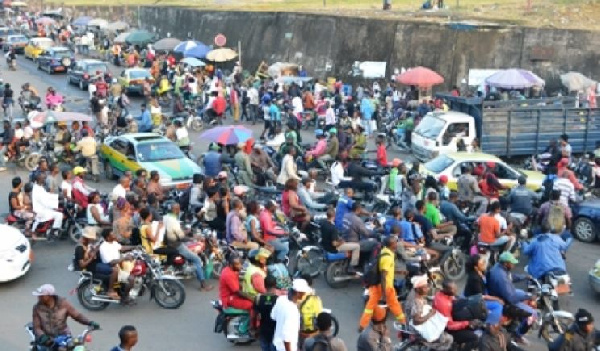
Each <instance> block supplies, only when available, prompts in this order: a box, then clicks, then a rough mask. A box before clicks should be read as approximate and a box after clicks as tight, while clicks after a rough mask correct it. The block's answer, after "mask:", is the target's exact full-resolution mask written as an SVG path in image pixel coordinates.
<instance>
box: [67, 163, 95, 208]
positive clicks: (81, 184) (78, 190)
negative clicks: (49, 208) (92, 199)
mask: <svg viewBox="0 0 600 351" xmlns="http://www.w3.org/2000/svg"><path fill="white" fill-rule="evenodd" d="M86 173H87V170H86V169H85V168H83V167H79V166H78V167H75V168H73V175H74V176H75V178H73V182H72V186H73V187H72V190H71V195H72V196H73V200H74V201H75V202H76V203H77V204H78V205H79V206H81V207H82V208H85V207H87V205H88V196H90V194H91V193H92V192H94V191H96V189H94V188H92V187H89V186H88V185H86V184H85V180H84V178H85V174H86Z"/></svg>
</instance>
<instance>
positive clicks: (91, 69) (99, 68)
mask: <svg viewBox="0 0 600 351" xmlns="http://www.w3.org/2000/svg"><path fill="white" fill-rule="evenodd" d="M86 71H87V72H88V73H92V74H96V73H97V72H100V73H106V71H108V69H107V67H106V65H105V64H103V63H95V64H91V65H88V66H87V68H86Z"/></svg>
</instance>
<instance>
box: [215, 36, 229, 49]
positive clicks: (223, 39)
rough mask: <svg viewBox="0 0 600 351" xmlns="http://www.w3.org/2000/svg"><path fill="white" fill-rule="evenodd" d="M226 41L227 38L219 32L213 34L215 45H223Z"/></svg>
mask: <svg viewBox="0 0 600 351" xmlns="http://www.w3.org/2000/svg"><path fill="white" fill-rule="evenodd" d="M226 43H227V38H226V37H225V36H224V35H223V34H221V33H219V34H217V35H216V36H215V45H216V46H225V44H226Z"/></svg>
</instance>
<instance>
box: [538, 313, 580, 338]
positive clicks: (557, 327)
mask: <svg viewBox="0 0 600 351" xmlns="http://www.w3.org/2000/svg"><path fill="white" fill-rule="evenodd" d="M540 318H543V317H540ZM552 320H553V322H552ZM571 323H573V320H571V319H569V318H564V317H559V318H551V319H550V320H549V321H544V323H543V324H542V329H541V330H540V334H541V336H542V338H544V340H545V341H546V342H547V343H551V342H554V340H556V338H557V337H559V336H560V335H563V334H564V333H565V331H567V329H568V328H569V325H570V324H571Z"/></svg>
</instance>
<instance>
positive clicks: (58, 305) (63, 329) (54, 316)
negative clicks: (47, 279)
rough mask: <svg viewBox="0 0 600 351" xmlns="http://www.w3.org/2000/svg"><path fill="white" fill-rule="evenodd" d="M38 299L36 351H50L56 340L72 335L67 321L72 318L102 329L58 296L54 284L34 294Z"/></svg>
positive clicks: (36, 308)
mask: <svg viewBox="0 0 600 351" xmlns="http://www.w3.org/2000/svg"><path fill="white" fill-rule="evenodd" d="M32 295H33V296H36V297H37V298H38V302H37V304H35V306H34V307H33V333H34V335H35V338H36V340H35V343H36V350H39V351H50V350H51V349H52V348H51V347H52V346H53V344H54V338H56V337H58V336H61V335H70V334H71V332H70V330H69V327H68V325H67V319H68V318H69V317H71V318H72V319H74V320H76V321H77V322H79V323H80V324H82V325H88V326H90V327H91V328H92V329H100V325H98V323H96V322H93V321H91V320H89V319H88V318H87V317H85V316H84V315H83V314H81V313H80V312H79V311H77V310H76V309H75V307H73V306H72V305H71V304H70V303H69V302H68V301H67V300H66V299H64V298H62V297H60V296H58V295H57V294H56V289H55V288H54V286H53V285H52V284H44V285H42V286H40V287H39V288H37V289H36V290H35V291H33V292H32Z"/></svg>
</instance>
